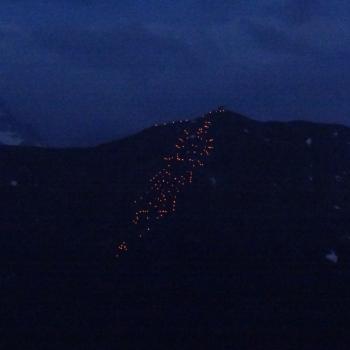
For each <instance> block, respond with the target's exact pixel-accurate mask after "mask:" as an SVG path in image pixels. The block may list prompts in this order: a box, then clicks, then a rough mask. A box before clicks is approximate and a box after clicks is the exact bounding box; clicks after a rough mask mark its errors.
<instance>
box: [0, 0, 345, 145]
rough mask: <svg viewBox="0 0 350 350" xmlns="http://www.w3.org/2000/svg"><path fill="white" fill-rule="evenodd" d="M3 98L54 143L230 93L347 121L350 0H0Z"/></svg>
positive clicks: (270, 106) (247, 105)
mask: <svg viewBox="0 0 350 350" xmlns="http://www.w3.org/2000/svg"><path fill="white" fill-rule="evenodd" d="M0 50H1V55H0V97H1V98H2V99H3V100H5V101H6V102H7V104H8V106H9V107H10V109H11V110H12V111H13V113H14V115H15V116H16V117H17V118H18V119H19V120H23V121H27V122H30V123H33V124H34V125H35V126H36V127H37V128H38V129H39V131H40V132H41V134H42V135H43V136H44V137H46V138H48V139H49V141H50V142H51V144H54V145H69V144H86V143H87V142H97V141H101V140H104V139H109V138H113V137H115V136H119V135H125V134H127V133H129V132H132V131H135V130H138V129H140V128H143V127H145V126H148V125H151V124H153V123H154V122H157V121H160V120H171V119H179V118H181V117H188V116H196V115H197V114H200V113H202V112H205V111H207V110H209V109H211V108H213V107H215V106H216V105H219V104H225V105H227V106H229V107H230V108H232V109H234V110H237V111H239V112H241V113H244V114H247V115H250V116H252V117H255V118H257V119H279V120H288V119H307V120H316V121H326V122H339V123H345V124H350V119H349V116H350V102H349V101H350V100H349V92H350V69H349V68H348V66H349V63H348V62H349V60H350V2H349V1H347V0H333V1H329V0H285V1H277V0H266V1H264V0H259V1H258V0H256V1H253V0H243V1H234V0H229V1H224V0H215V1H209V0H200V1H199V0H177V1H174V0H158V1H153V0H147V1H145V0H142V1H141V0H138V1H115V0H113V1H112V0H99V1H94V0H85V1H84V0H57V1H55V0H51V1H43V0H24V1H21V0H2V1H1V11H0Z"/></svg>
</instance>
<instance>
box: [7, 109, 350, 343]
mask: <svg viewBox="0 0 350 350" xmlns="http://www.w3.org/2000/svg"><path fill="white" fill-rule="evenodd" d="M208 117H210V118H211V120H212V126H211V128H210V138H212V139H213V144H214V150H213V152H212V153H211V155H210V156H209V157H208V158H207V159H206V160H205V164H204V166H203V167H200V168H199V169H198V171H196V173H195V174H194V176H193V181H192V183H191V184H188V185H186V187H185V188H184V190H183V191H181V193H179V194H178V198H177V211H176V213H173V214H171V215H169V216H167V217H166V218H164V219H163V220H160V221H159V223H157V224H155V225H154V226H153V227H152V232H151V233H150V234H149V235H148V236H147V237H145V238H144V239H143V240H140V242H139V243H137V244H133V245H130V249H129V250H128V251H127V252H126V253H125V254H123V256H121V258H120V259H115V254H116V253H117V246H118V243H120V242H124V241H129V240H131V241H132V240H133V238H132V237H136V236H135V235H137V234H138V229H137V228H135V226H134V225H133V224H132V219H133V218H134V214H135V204H134V200H135V199H137V198H139V197H140V196H143V195H144V194H145V193H147V192H148V191H149V187H150V182H149V180H150V179H151V178H152V177H153V176H154V175H155V174H156V173H157V172H158V171H159V170H161V169H162V168H163V167H164V165H165V164H167V161H165V160H164V157H166V158H168V156H169V155H171V154H176V152H177V149H176V148H174V145H175V144H177V142H178V140H179V137H181V136H182V133H183V129H187V130H192V129H193V130H198V128H199V127H200V126H201V125H202V124H203V120H206V119H207V118H208ZM174 152H175V153H174ZM0 161H1V164H2V165H3V166H2V172H1V175H0V188H1V195H2V200H3V203H4V204H6V205H4V207H3V210H2V220H3V221H2V223H3V225H2V227H3V234H2V236H1V238H0V239H1V242H0V243H1V247H2V248H3V254H2V260H3V264H2V270H3V274H2V276H3V279H2V281H3V282H2V283H3V290H4V291H6V292H7V293H8V294H7V295H8V297H7V303H6V305H7V306H6V310H5V311H6V314H7V316H8V319H9V322H8V329H9V331H8V333H11V332H12V333H15V334H25V335H27V336H29V335H30V338H31V340H32V342H33V344H35V345H38V344H46V345H47V344H49V346H50V348H54V347H55V346H57V347H58V348H59V347H62V346H66V347H67V346H68V345H69V344H70V341H71V340H72V339H73V340H74V342H75V343H76V344H79V345H78V347H79V348H80V347H81V348H84V346H83V345H82V344H83V343H84V341H87V342H88V343H89V344H90V345H91V346H92V347H93V346H100V347H101V346H108V345H110V344H115V342H118V343H122V342H127V343H128V345H129V346H131V347H134V348H135V347H140V346H142V345H145V344H151V343H154V344H159V343H160V342H162V341H168V342H170V343H171V347H172V348H184V347H186V346H188V347H189V348H198V347H201V348H232V345H233V344H235V345H236V346H240V348H242V347H246V348H249V349H260V348H267V346H268V347H269V348H273V347H274V346H277V344H278V345H279V346H283V348H295V347H296V346H297V345H298V346H299V348H300V347H301V346H302V345H303V344H308V345H309V344H310V343H307V341H312V344H313V345H314V346H316V345H320V344H325V343H326V342H327V341H329V342H331V340H332V345H333V346H335V345H334V344H335V343H334V341H336V340H339V341H341V342H343V341H344V334H342V329H346V327H347V325H348V324H349V316H348V315H349V312H348V311H349V310H350V304H349V299H348V295H349V286H350V272H349V253H350V251H349V249H350V222H349V220H348V213H349V209H350V204H349V195H350V176H349V175H350V129H349V128H346V127H344V126H340V125H323V124H313V123H306V122H290V123H276V122H266V123H262V122H257V121H254V120H251V119H248V118H245V117H243V116H240V115H237V114H235V113H233V112H229V111H224V110H220V111H214V112H213V113H211V114H210V115H206V116H204V117H203V118H200V119H197V120H195V121H193V122H182V123H175V124H169V125H166V126H158V127H152V128H150V129H147V130H145V131H143V132H142V133H140V134H137V135H134V136H132V137H129V138H127V139H124V140H121V141H117V142H115V143H110V144H106V145H101V146H99V147H96V148H90V149H71V150H50V149H32V148H23V149H22V148H12V147H11V148H6V147H4V148H2V149H0ZM136 209H137V208H136ZM9 261H10V262H11V263H10V264H9V263H8V262H9ZM28 262H29V263H30V264H29V265H28ZM24 286H26V288H23V287H24ZM9 295H12V296H14V298H13V299H11V298H10V297H9ZM33 300H34V301H33ZM24 305H26V306H25V307H23V306H24ZM33 313H34V314H35V315H36V316H35V318H34V319H33ZM67 320H69V322H68V325H67V324H66V322H67ZM82 320H84V322H82ZM334 333H337V338H332V337H331V335H332V334H334ZM101 334H104V335H103V336H101ZM296 335H297V336H296ZM224 344H225V346H224Z"/></svg>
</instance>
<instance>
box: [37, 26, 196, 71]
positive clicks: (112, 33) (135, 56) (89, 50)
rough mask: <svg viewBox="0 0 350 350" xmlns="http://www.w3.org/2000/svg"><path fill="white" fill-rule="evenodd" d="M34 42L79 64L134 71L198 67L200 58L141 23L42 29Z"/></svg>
mask: <svg viewBox="0 0 350 350" xmlns="http://www.w3.org/2000/svg"><path fill="white" fill-rule="evenodd" d="M33 41H34V42H35V43H36V44H37V45H38V46H39V47H40V48H41V49H45V50H47V51H48V52H51V53H55V54H57V55H58V56H60V57H63V58H65V59H67V60H70V61H71V62H72V63H74V64H76V65H78V66H88V67H90V68H96V69H103V70H105V69H107V70H108V69H119V70H123V71H125V70H127V71H129V72H130V71H133V72H140V71H149V70H151V71H153V72H156V71H159V70H169V69H195V67H197V66H198V64H199V61H198V60H197V59H196V57H195V55H194V53H192V52H191V50H190V48H189V47H188V46H187V45H186V44H185V43H184V42H181V41H180V40H177V39H176V38H173V37H170V36H167V37H165V36H162V35H156V34H154V33H151V32H150V31H148V30H147V29H146V28H144V27H142V26H138V25H129V26H126V27H119V28H113V29H109V30H104V29H102V30H100V29H96V28H79V27H78V28H75V27H72V28H41V29H39V30H36V31H34V32H33Z"/></svg>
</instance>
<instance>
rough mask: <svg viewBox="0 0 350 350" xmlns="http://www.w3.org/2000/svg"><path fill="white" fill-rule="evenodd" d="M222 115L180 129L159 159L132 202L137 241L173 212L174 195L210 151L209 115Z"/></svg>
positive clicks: (124, 247) (189, 180) (125, 247)
mask: <svg viewBox="0 0 350 350" xmlns="http://www.w3.org/2000/svg"><path fill="white" fill-rule="evenodd" d="M223 112H224V109H223V108H219V109H218V110H216V111H213V112H209V113H208V114H206V115H205V116H204V119H203V122H202V123H201V125H200V126H199V127H187V128H186V129H184V130H183V132H182V134H181V136H180V137H179V138H178V140H177V142H176V144H175V150H174V154H172V155H169V156H166V157H164V158H163V161H164V163H165V165H164V167H163V169H161V170H160V171H159V172H158V173H157V174H155V175H154V176H153V177H152V178H151V179H150V180H149V188H148V190H147V191H146V192H145V194H144V195H143V196H140V197H139V199H138V200H135V201H134V203H135V205H136V206H137V209H136V210H135V214H134V217H133V219H132V223H133V224H134V225H135V226H136V228H137V232H138V233H137V238H139V239H142V238H144V237H145V234H147V233H149V232H150V231H152V228H153V227H154V225H155V224H156V223H157V222H158V221H159V220H161V219H164V218H165V217H166V216H168V215H170V214H171V213H175V211H176V206H177V197H178V194H179V193H180V192H182V191H183V189H184V188H185V186H186V185H188V184H191V183H192V182H193V175H194V171H195V170H196V169H198V168H200V167H203V166H204V164H205V159H206V158H207V157H208V156H210V154H211V152H212V150H213V149H214V139H213V138H211V137H210V136H209V130H210V127H211V125H212V116H213V115H214V114H216V113H223ZM181 122H182V121H181ZM174 123H175V122H174ZM128 246H129V245H128V244H127V243H126V242H125V241H123V242H122V243H120V244H119V245H118V247H117V254H116V257H117V258H119V257H120V256H121V255H122V254H123V253H125V252H127V251H128Z"/></svg>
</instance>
